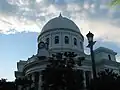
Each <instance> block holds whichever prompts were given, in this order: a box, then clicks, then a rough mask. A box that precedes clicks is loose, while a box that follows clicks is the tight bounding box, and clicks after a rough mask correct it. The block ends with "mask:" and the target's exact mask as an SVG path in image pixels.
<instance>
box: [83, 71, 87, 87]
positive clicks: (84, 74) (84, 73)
mask: <svg viewBox="0 0 120 90" xmlns="http://www.w3.org/2000/svg"><path fill="white" fill-rule="evenodd" d="M83 78H84V81H83V83H84V88H86V76H85V71H83Z"/></svg>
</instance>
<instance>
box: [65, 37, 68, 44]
mask: <svg viewBox="0 0 120 90" xmlns="http://www.w3.org/2000/svg"><path fill="white" fill-rule="evenodd" d="M65 44H69V38H68V36H65Z"/></svg>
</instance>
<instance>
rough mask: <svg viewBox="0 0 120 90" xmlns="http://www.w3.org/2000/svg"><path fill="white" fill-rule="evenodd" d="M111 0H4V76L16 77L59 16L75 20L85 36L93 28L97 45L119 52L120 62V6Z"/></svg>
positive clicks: (0, 30)
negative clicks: (19, 65)
mask: <svg viewBox="0 0 120 90" xmlns="http://www.w3.org/2000/svg"><path fill="white" fill-rule="evenodd" d="M110 1H111V0H0V61H1V63H0V78H7V79H8V80H14V79H15V77H14V71H15V70H17V62H18V61H19V60H27V59H28V58H29V57H31V56H32V55H35V54H36V52H37V36H38V35H39V34H40V32H41V29H42V27H43V26H44V25H45V23H46V22H47V21H49V20H50V19H52V18H54V17H57V16H59V14H60V13H62V16H64V17H67V18H69V19H71V20H73V21H74V22H75V23H76V24H77V26H78V27H79V28H80V32H81V33H82V34H83V35H84V38H85V43H84V45H85V46H84V48H85V52H88V51H89V50H88V49H87V48H86V46H87V43H86V42H87V41H86V34H87V33H88V32H89V31H91V32H92V33H94V35H95V40H96V41H97V43H96V45H95V48H97V47H101V46H104V47H107V48H110V49H113V50H114V51H115V52H117V53H118V54H117V56H116V58H117V61H119V62H120V7H118V6H116V7H114V8H113V7H110V6H109V3H110Z"/></svg>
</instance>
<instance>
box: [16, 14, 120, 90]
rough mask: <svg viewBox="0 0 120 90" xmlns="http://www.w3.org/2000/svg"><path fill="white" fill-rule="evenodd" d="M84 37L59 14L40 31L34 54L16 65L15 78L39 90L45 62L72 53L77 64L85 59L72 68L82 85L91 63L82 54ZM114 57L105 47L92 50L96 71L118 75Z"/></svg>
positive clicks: (71, 23)
mask: <svg viewBox="0 0 120 90" xmlns="http://www.w3.org/2000/svg"><path fill="white" fill-rule="evenodd" d="M83 43H84V36H83V35H82V34H81V32H80V29H79V28H78V26H77V25H76V24H75V23H74V22H73V21H72V20H70V19H68V18H66V17H63V16H62V15H61V14H60V15H59V16H58V17H55V18H53V19H51V20H50V21H48V22H47V23H46V24H45V26H44V27H43V28H42V31H41V33H40V35H39V36H38V52H37V54H36V55H33V56H32V57H31V58H28V60H26V61H22V60H20V61H19V62H17V69H18V70H17V71H15V77H16V78H22V77H27V78H28V79H31V80H33V81H34V82H36V83H34V85H31V88H36V89H37V90H41V84H42V82H41V71H42V70H44V69H45V67H46V65H47V63H48V58H49V57H50V56H51V55H52V54H55V53H64V52H75V53H76V54H77V57H76V58H75V60H76V61H77V60H78V58H79V57H85V60H84V61H83V62H82V65H81V66H78V65H76V66H75V68H76V69H80V70H82V71H83V77H84V79H85V80H84V84H85V85H86V84H87V81H88V79H90V78H91V77H92V62H91V57H90V55H87V54H85V53H84V47H83ZM116 54H117V53H116V52H114V51H113V50H111V49H108V48H105V47H99V48H97V49H96V50H94V55H95V62H96V71H97V72H99V71H101V70H104V69H107V68H109V69H113V71H114V72H116V73H119V65H120V64H119V63H118V62H116V57H115V55H116Z"/></svg>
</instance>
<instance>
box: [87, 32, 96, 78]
mask: <svg viewBox="0 0 120 90" xmlns="http://www.w3.org/2000/svg"><path fill="white" fill-rule="evenodd" d="M86 36H87V39H88V46H87V47H88V48H90V52H91V60H92V71H93V79H95V78H96V65H95V59H94V52H93V45H94V44H95V42H96V41H93V36H94V34H92V33H91V32H90V31H89V33H88V34H87V35H86Z"/></svg>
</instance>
